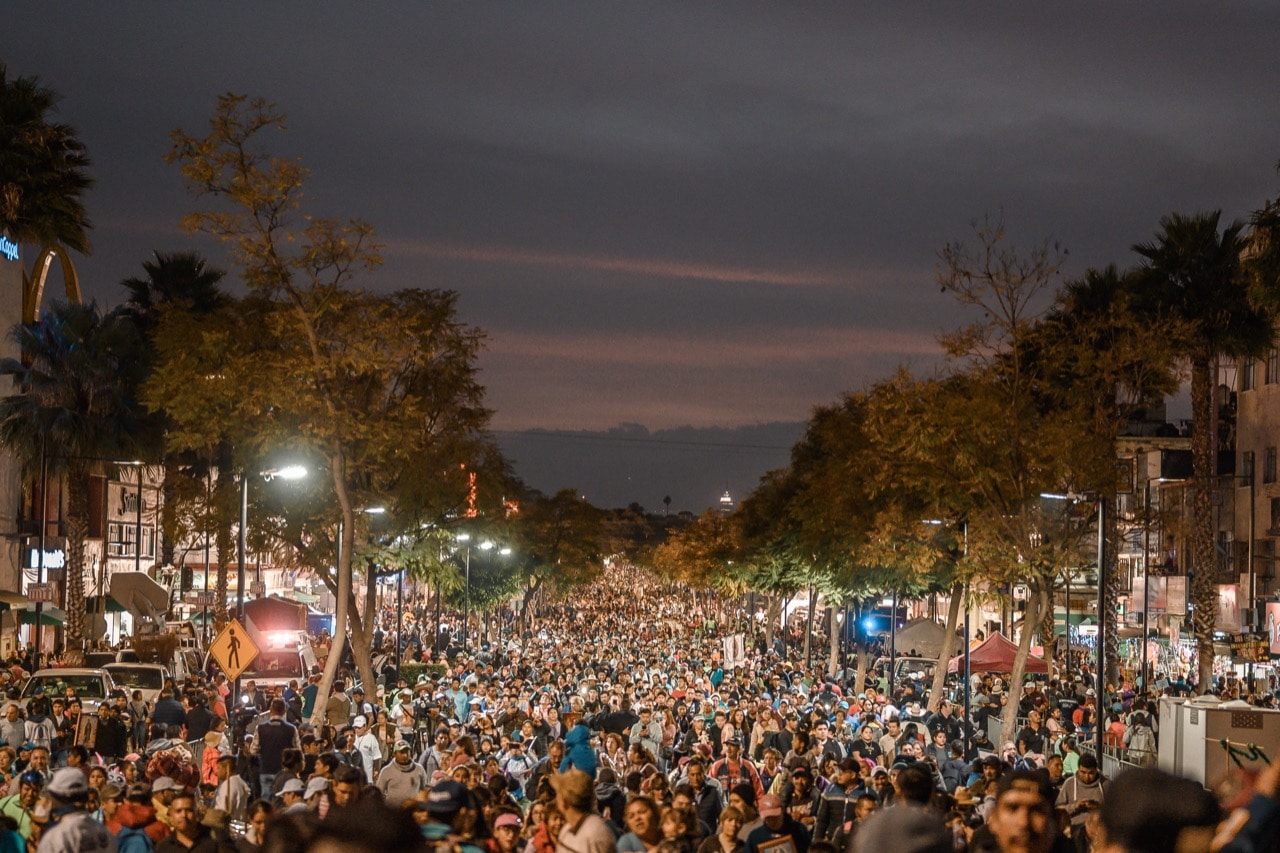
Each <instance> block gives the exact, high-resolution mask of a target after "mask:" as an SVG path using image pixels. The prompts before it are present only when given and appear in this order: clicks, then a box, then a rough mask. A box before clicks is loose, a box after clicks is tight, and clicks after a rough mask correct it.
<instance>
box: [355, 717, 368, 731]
mask: <svg viewBox="0 0 1280 853" xmlns="http://www.w3.org/2000/svg"><path fill="white" fill-rule="evenodd" d="M351 725H353V726H355V727H356V728H357V729H362V728H364V727H365V726H367V725H369V720H368V718H367V717H365V715H364V714H359V715H357V716H356V718H355V719H354V720H352V721H351Z"/></svg>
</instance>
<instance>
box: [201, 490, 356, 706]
mask: <svg viewBox="0 0 1280 853" xmlns="http://www.w3.org/2000/svg"><path fill="white" fill-rule="evenodd" d="M258 476H260V477H262V478H263V479H264V480H266V481H268V482H270V481H271V480H274V479H276V478H277V477H279V478H280V479H281V480H301V479H302V478H303V477H305V476H307V469H306V468H304V467H303V466H301V465H287V466H285V467H284V468H273V469H271V470H268V471H260V472H259V474H258ZM248 529H249V472H248V471H241V472H240V535H239V537H238V539H239V541H238V543H237V544H238V545H239V554H238V557H237V560H236V618H237V619H239V620H243V619H244V563H245V553H246V551H247V537H246V533H247V531H248ZM338 538H339V540H341V538H342V537H341V536H339V537H338ZM208 571H209V564H208V563H207V562H206V563H205V572H206V573H207V572H208ZM206 577H207V575H206ZM207 583H208V581H207V580H206V584H207ZM232 695H234V696H236V697H239V696H240V679H239V678H237V679H236V684H235V692H234V693H233V694H232Z"/></svg>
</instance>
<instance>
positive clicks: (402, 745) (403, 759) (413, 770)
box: [376, 740, 431, 808]
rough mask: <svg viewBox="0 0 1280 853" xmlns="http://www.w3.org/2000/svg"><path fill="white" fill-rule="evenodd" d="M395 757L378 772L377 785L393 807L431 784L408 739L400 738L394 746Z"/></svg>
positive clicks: (412, 797)
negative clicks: (414, 758)
mask: <svg viewBox="0 0 1280 853" xmlns="http://www.w3.org/2000/svg"><path fill="white" fill-rule="evenodd" d="M392 755H393V758H392V760H391V761H388V762H387V764H386V766H385V767H383V768H382V770H381V771H379V772H378V781H377V783H376V784H377V787H378V790H379V791H381V792H382V796H383V797H385V798H386V801H387V803H388V804H389V805H391V806H392V807H393V808H398V807H399V806H400V804H401V803H403V802H404V801H405V800H412V799H414V798H415V797H417V795H418V792H420V791H422V790H423V789H424V788H427V787H429V786H430V783H431V780H430V779H429V778H428V776H427V771H426V770H424V769H422V765H421V764H418V763H417V762H415V761H414V760H413V747H412V745H411V744H410V743H409V742H408V741H406V740H398V741H396V742H395V745H394V746H393V747H392Z"/></svg>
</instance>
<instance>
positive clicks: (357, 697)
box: [350, 684, 378, 720]
mask: <svg viewBox="0 0 1280 853" xmlns="http://www.w3.org/2000/svg"><path fill="white" fill-rule="evenodd" d="M350 714H351V716H352V717H353V718H354V717H364V718H365V719H367V720H375V719H377V717H378V707H377V706H376V705H374V704H373V703H372V702H370V701H368V700H367V699H365V698H364V688H363V687H361V686H360V685H358V684H357V685H356V686H355V687H352V688H351V709H350Z"/></svg>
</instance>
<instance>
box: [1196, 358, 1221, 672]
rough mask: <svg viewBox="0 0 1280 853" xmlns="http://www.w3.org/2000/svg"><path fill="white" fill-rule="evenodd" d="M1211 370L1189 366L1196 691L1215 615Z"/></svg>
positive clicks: (1208, 664)
mask: <svg viewBox="0 0 1280 853" xmlns="http://www.w3.org/2000/svg"><path fill="white" fill-rule="evenodd" d="M1213 365H1214V360H1213V359H1212V358H1207V359H1197V360H1196V361H1195V362H1194V363H1193V364H1192V366H1191V601H1192V604H1193V605H1194V607H1195V613H1194V615H1193V617H1192V627H1193V628H1194V630H1195V632H1196V651H1197V652H1198V654H1199V669H1198V674H1197V681H1196V692H1197V693H1204V692H1205V691H1206V690H1208V689H1209V688H1210V686H1211V685H1212V682H1213V628H1214V623H1215V621H1216V616H1217V613H1218V587H1217V577H1216V575H1217V572H1216V571H1215V569H1216V561H1215V559H1214V553H1213V471H1214V461H1215V460H1214V453H1213V435H1212V432H1211V429H1212V407H1213Z"/></svg>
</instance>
